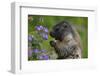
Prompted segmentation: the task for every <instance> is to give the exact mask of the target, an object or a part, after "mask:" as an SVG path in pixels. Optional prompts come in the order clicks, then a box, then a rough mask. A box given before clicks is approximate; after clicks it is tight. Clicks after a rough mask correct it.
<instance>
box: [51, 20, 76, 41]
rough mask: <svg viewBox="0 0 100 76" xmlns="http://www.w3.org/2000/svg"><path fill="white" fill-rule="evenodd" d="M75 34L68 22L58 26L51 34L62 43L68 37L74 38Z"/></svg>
mask: <svg viewBox="0 0 100 76" xmlns="http://www.w3.org/2000/svg"><path fill="white" fill-rule="evenodd" d="M73 34H74V31H73V29H72V26H71V25H70V24H69V23H68V22H66V21H62V22H60V23H58V24H56V25H55V26H54V27H53V29H52V31H51V32H50V36H52V37H53V38H55V39H56V40H60V41H62V40H63V39H64V38H65V37H67V36H73Z"/></svg>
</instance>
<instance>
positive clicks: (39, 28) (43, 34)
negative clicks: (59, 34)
mask: <svg viewBox="0 0 100 76" xmlns="http://www.w3.org/2000/svg"><path fill="white" fill-rule="evenodd" d="M35 29H36V31H37V32H38V34H39V35H40V36H41V37H42V38H43V39H44V40H47V39H48V29H47V28H46V27H43V26H42V25H38V26H36V27H35Z"/></svg>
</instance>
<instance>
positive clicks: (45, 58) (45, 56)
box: [39, 54, 49, 60]
mask: <svg viewBox="0 0 100 76" xmlns="http://www.w3.org/2000/svg"><path fill="white" fill-rule="evenodd" d="M39 59H40V60H48V59H49V56H48V55H46V54H45V55H40V56H39Z"/></svg>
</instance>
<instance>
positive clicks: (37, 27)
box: [35, 25, 43, 31]
mask: <svg viewBox="0 0 100 76" xmlns="http://www.w3.org/2000/svg"><path fill="white" fill-rule="evenodd" d="M35 28H36V30H38V31H40V30H43V26H41V25H40V26H36V27H35Z"/></svg>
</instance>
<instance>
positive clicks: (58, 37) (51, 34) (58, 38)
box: [50, 32, 64, 41]
mask: <svg viewBox="0 0 100 76" xmlns="http://www.w3.org/2000/svg"><path fill="white" fill-rule="evenodd" d="M50 36H51V37H53V38H55V40H60V41H62V40H63V38H64V36H63V35H62V34H60V33H58V34H57V33H54V32H50Z"/></svg>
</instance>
